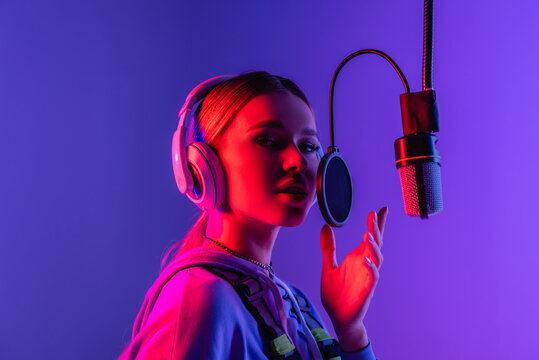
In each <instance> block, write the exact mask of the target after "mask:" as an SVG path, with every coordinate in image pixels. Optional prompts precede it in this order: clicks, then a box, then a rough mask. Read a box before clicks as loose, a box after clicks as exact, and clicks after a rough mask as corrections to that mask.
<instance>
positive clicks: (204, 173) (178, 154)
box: [172, 75, 323, 210]
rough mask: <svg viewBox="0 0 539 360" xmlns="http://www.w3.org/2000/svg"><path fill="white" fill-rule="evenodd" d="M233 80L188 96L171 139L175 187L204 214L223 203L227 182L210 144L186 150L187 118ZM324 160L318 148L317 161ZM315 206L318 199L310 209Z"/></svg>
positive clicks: (206, 86)
mask: <svg viewBox="0 0 539 360" xmlns="http://www.w3.org/2000/svg"><path fill="white" fill-rule="evenodd" d="M233 77H235V75H223V76H217V77H214V78H211V79H209V80H206V81H204V82H202V83H200V84H199V85H197V87H195V88H194V89H193V90H192V91H191V92H190V93H189V95H188V96H187V98H186V100H185V103H184V104H183V106H182V108H181V110H180V113H179V114H178V116H179V122H178V128H177V129H176V131H175V132H174V135H173V137H172V167H173V169H174V177H175V179H176V185H178V189H179V190H180V192H181V193H182V194H186V195H187V197H188V198H189V199H190V200H191V201H192V202H194V203H195V204H196V205H197V206H198V207H199V208H201V209H202V210H213V209H215V208H217V207H218V206H219V205H221V204H222V203H223V201H224V199H225V193H226V180H225V175H224V172H223V167H222V165H221V162H220V161H219V157H218V156H217V154H216V153H215V151H214V150H213V149H212V148H211V147H210V146H209V145H208V144H205V143H203V142H200V141H195V142H192V143H190V144H188V145H187V146H186V143H187V134H188V131H189V126H188V125H189V123H188V122H187V121H186V120H187V115H188V114H189V113H190V112H191V110H192V109H193V107H194V106H195V105H196V104H197V103H198V102H200V101H202V100H203V99H204V97H205V96H206V95H207V94H208V93H209V92H210V91H211V90H212V89H213V88H215V87H216V86H217V85H219V84H221V83H223V82H225V81H227V80H229V79H231V78H233ZM194 116H195V115H194V114H193V116H192V117H194ZM192 117H191V119H190V121H192V120H193V119H192ZM322 156H323V153H322V151H321V148H319V149H318V151H317V157H318V161H320V159H321V158H322ZM316 202H317V197H316V196H315V198H314V201H313V203H312V204H311V206H312V205H314V204H315V203H316Z"/></svg>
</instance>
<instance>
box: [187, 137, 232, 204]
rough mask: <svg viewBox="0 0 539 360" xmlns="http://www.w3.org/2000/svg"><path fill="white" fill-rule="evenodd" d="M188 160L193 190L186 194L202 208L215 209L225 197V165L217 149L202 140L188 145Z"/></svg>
mask: <svg viewBox="0 0 539 360" xmlns="http://www.w3.org/2000/svg"><path fill="white" fill-rule="evenodd" d="M187 162H188V166H189V170H190V171H191V174H192V175H193V180H194V186H193V191H191V192H190V193H188V194H186V195H187V197H188V198H189V199H190V200H191V201H192V202H194V203H195V204H196V205H197V206H198V207H199V208H201V209H202V210H213V209H215V208H217V207H218V206H219V205H221V204H222V203H223V201H224V199H225V191H226V183H225V175H224V172H223V167H222V165H221V162H220V161H219V158H218V156H217V154H216V153H215V151H214V150H213V149H212V148H211V147H210V146H209V145H208V144H204V143H202V142H194V143H191V144H190V145H189V146H188V147H187Z"/></svg>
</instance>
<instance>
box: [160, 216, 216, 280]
mask: <svg viewBox="0 0 539 360" xmlns="http://www.w3.org/2000/svg"><path fill="white" fill-rule="evenodd" d="M208 217H209V215H208V212H207V211H203V212H202V213H201V214H200V216H199V217H198V219H197V221H196V222H195V224H194V225H193V227H192V228H191V230H189V232H188V233H187V235H185V237H184V238H183V239H181V240H180V241H178V242H176V243H175V244H173V245H172V246H171V247H170V248H169V249H168V250H166V252H165V255H164V256H163V259H162V260H161V269H160V272H162V271H163V270H164V269H165V268H166V267H167V265H168V264H169V263H170V262H171V261H172V260H174V259H175V258H177V257H178V256H180V255H181V254H184V253H186V252H188V251H190V250H193V249H196V248H198V247H201V246H202V243H203V242H204V236H205V235H206V227H207V225H208Z"/></svg>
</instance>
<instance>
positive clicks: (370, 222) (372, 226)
mask: <svg viewBox="0 0 539 360" xmlns="http://www.w3.org/2000/svg"><path fill="white" fill-rule="evenodd" d="M377 217H378V216H377V215H376V211H371V212H370V213H369V216H367V229H368V231H369V232H370V233H371V234H372V236H373V237H374V240H375V241H376V243H377V244H378V246H379V247H382V245H383V244H384V242H383V241H382V235H381V234H380V229H379V227H378V219H377Z"/></svg>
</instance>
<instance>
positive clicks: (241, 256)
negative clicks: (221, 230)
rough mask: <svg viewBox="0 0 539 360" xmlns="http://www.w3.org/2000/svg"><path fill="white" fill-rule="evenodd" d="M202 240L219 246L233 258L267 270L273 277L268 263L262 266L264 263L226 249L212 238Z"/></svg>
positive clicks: (205, 237) (273, 273)
mask: <svg viewBox="0 0 539 360" xmlns="http://www.w3.org/2000/svg"><path fill="white" fill-rule="evenodd" d="M204 239H208V240H210V241H211V242H212V243H214V244H215V245H217V246H219V247H220V248H222V249H223V250H225V251H226V252H227V253H229V254H232V255H234V256H237V257H239V258H242V259H243V260H247V261H250V262H252V263H253V264H256V265H258V266H260V267H261V268H262V269H264V270H267V271H268V272H269V273H270V274H271V275H275V272H274V271H273V268H272V267H271V263H270V264H264V263H261V262H260V261H256V260H253V259H250V258H248V257H247V256H245V255H242V254H240V253H239V252H236V251H234V250H232V249H229V248H228V247H226V246H225V245H223V244H221V243H220V242H218V241H217V240H213V239H212V238H209V237H207V236H204Z"/></svg>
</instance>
